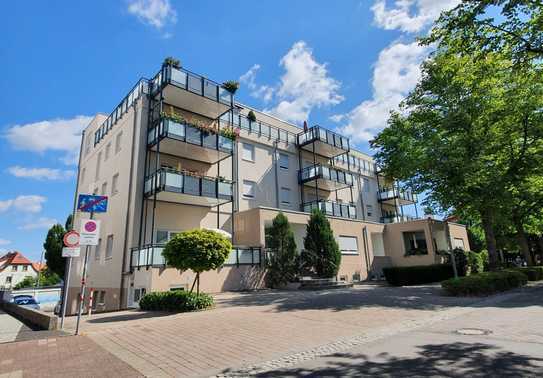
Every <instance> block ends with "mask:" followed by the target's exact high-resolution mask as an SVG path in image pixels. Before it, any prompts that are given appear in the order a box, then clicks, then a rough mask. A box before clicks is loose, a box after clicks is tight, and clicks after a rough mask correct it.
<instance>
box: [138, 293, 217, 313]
mask: <svg viewBox="0 0 543 378" xmlns="http://www.w3.org/2000/svg"><path fill="white" fill-rule="evenodd" d="M139 306H140V308H141V309H142V310H146V311H172V312H189V311H197V310H204V309H206V308H210V307H211V306H213V297H212V296H211V295H209V294H205V293H200V294H197V293H194V292H189V291H182V290H175V291H163V292H153V293H148V294H145V295H144V296H143V298H141V299H140V301H139Z"/></svg>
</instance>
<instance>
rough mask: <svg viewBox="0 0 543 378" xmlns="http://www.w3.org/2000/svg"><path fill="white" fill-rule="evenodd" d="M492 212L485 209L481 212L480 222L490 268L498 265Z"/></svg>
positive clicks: (493, 268) (494, 268)
mask: <svg viewBox="0 0 543 378" xmlns="http://www.w3.org/2000/svg"><path fill="white" fill-rule="evenodd" d="M493 220H494V214H493V213H492V210H490V209H485V210H483V211H482V212H481V223H482V225H483V230H484V232H485V242H486V249H487V250H488V264H489V267H490V270H496V268H497V267H498V253H497V251H496V236H495V235H494V228H493V225H492V223H493Z"/></svg>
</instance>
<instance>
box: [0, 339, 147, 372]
mask: <svg viewBox="0 0 543 378" xmlns="http://www.w3.org/2000/svg"><path fill="white" fill-rule="evenodd" d="M140 376H141V374H140V373H138V371H136V370H134V369H133V368H132V367H130V365H128V364H126V363H125V362H123V361H121V360H119V359H118V358H116V357H115V356H113V355H112V354H111V353H108V352H107V351H106V350H104V349H103V348H101V347H100V346H98V345H97V344H96V343H95V342H93V341H92V340H90V339H89V338H88V337H84V336H65V337H58V338H49V339H42V340H30V341H21V342H12V343H5V344H1V345H0V377H25V378H26V377H101V378H105V377H140Z"/></svg>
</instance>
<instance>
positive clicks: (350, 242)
mask: <svg viewBox="0 0 543 378" xmlns="http://www.w3.org/2000/svg"><path fill="white" fill-rule="evenodd" d="M338 244H339V249H340V250H341V254H342V255H358V239H357V238H356V236H339V237H338Z"/></svg>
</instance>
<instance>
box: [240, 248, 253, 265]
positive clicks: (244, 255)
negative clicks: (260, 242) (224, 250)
mask: <svg viewBox="0 0 543 378" xmlns="http://www.w3.org/2000/svg"><path fill="white" fill-rule="evenodd" d="M239 263H240V264H252V263H253V252H252V251H251V250H250V249H240V250H239Z"/></svg>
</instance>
